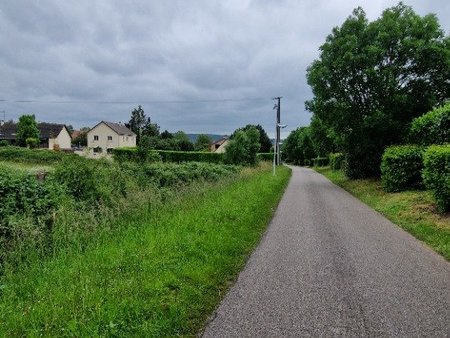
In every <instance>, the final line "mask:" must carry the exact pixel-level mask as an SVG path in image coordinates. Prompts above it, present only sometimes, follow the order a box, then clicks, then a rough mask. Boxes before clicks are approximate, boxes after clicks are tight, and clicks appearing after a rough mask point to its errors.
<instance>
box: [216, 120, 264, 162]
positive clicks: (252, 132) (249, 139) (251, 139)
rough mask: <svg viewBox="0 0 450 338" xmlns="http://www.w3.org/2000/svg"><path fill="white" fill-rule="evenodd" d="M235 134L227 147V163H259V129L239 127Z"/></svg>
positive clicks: (225, 157)
mask: <svg viewBox="0 0 450 338" xmlns="http://www.w3.org/2000/svg"><path fill="white" fill-rule="evenodd" d="M233 134H234V137H233V139H232V140H230V141H229V143H228V145H227V147H226V148H225V155H224V161H225V163H230V164H242V165H251V166H253V165H256V164H257V163H258V157H257V153H258V150H259V149H260V147H261V145H260V143H259V137H260V135H259V131H258V129H256V128H255V127H250V128H248V129H247V130H246V131H243V130H240V129H238V130H236V131H235V132H234V133H233Z"/></svg>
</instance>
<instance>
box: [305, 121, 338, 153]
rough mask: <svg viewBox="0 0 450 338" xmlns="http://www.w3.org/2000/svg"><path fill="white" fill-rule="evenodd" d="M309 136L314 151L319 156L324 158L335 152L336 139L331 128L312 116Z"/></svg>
mask: <svg viewBox="0 0 450 338" xmlns="http://www.w3.org/2000/svg"><path fill="white" fill-rule="evenodd" d="M310 129H311V130H310V136H311V141H312V145H313V147H314V151H315V153H316V154H318V155H319V156H326V155H328V154H329V153H332V152H333V151H335V150H336V148H337V146H336V144H337V138H336V136H335V135H334V132H333V130H332V129H331V128H329V127H327V126H326V125H325V123H323V122H322V120H321V119H320V118H319V117H317V116H316V115H314V116H313V117H312V119H311V124H310Z"/></svg>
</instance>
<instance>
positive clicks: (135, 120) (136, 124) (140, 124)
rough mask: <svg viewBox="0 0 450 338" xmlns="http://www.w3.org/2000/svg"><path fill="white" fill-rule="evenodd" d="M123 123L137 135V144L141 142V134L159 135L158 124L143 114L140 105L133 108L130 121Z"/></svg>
mask: <svg viewBox="0 0 450 338" xmlns="http://www.w3.org/2000/svg"><path fill="white" fill-rule="evenodd" d="M125 125H126V126H127V127H128V128H129V129H130V130H131V131H132V132H134V133H135V134H136V135H137V136H136V142H137V144H139V143H140V142H141V138H142V137H143V136H149V137H152V136H158V135H159V126H158V125H157V124H156V123H152V121H151V119H150V117H147V116H146V115H145V112H144V109H143V108H142V106H141V105H139V106H138V107H137V108H135V109H133V111H132V112H131V117H130V121H129V122H128V123H127V124H125Z"/></svg>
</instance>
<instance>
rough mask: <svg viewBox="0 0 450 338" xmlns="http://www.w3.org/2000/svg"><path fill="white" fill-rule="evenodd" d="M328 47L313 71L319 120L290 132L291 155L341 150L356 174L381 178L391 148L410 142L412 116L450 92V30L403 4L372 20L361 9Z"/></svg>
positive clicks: (310, 77)
mask: <svg viewBox="0 0 450 338" xmlns="http://www.w3.org/2000/svg"><path fill="white" fill-rule="evenodd" d="M320 51H321V54H320V57H319V59H317V60H315V61H314V62H313V63H312V64H311V65H310V66H309V67H308V70H307V80H308V84H309V85H310V86H311V88H312V91H313V94H314V97H313V99H312V100H310V101H307V102H306V108H307V109H308V110H309V111H311V112H312V113H313V116H312V120H311V125H310V127H308V128H299V129H297V130H296V131H294V132H293V133H292V135H290V136H289V137H288V140H287V142H285V143H286V144H285V145H284V150H285V156H286V158H287V159H289V160H293V159H294V158H296V159H297V161H298V162H301V158H302V156H303V158H308V157H310V155H311V154H312V152H314V156H318V155H326V154H327V153H329V152H334V151H337V150H338V151H341V152H342V153H344V155H345V159H346V163H347V165H346V174H347V175H348V176H349V177H351V178H361V177H370V176H378V175H379V174H380V162H381V156H382V154H383V151H384V149H385V148H386V147H387V146H389V145H391V144H399V143H406V142H408V141H409V140H408V135H407V131H408V130H409V125H410V124H411V121H412V120H413V119H414V118H415V117H418V116H420V115H422V114H424V113H426V112H428V111H430V110H431V109H432V108H433V107H436V106H439V105H442V104H443V103H444V102H445V101H446V100H448V99H449V98H450V36H449V35H447V36H446V35H445V34H444V32H443V31H442V29H441V28H440V25H439V22H438V20H437V18H436V16H435V15H433V14H429V15H426V16H424V17H421V16H419V15H417V14H416V13H415V12H414V11H413V9H412V8H411V7H408V6H405V5H403V4H402V3H400V4H399V5H397V6H395V7H392V8H389V9H387V10H385V11H384V12H383V13H382V16H381V17H380V18H379V19H377V20H375V21H373V22H369V21H368V19H367V17H366V14H365V12H364V11H363V9H362V8H357V9H355V10H354V11H353V14H352V15H351V16H350V17H348V18H347V20H345V22H344V23H343V24H342V26H340V27H336V28H334V29H333V30H332V32H331V34H330V35H329V36H328V37H327V38H326V41H325V43H324V44H323V45H322V46H321V47H320ZM294 140H296V141H297V142H294ZM299 152H301V153H302V155H299V154H298V153H299Z"/></svg>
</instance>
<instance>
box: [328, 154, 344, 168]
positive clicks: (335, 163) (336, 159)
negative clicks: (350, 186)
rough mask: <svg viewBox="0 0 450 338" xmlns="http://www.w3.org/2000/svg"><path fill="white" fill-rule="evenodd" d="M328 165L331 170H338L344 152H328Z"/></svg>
mask: <svg viewBox="0 0 450 338" xmlns="http://www.w3.org/2000/svg"><path fill="white" fill-rule="evenodd" d="M329 158H330V167H331V169H332V170H339V169H341V167H342V162H343V161H344V154H342V153H334V154H330V156H329Z"/></svg>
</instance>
